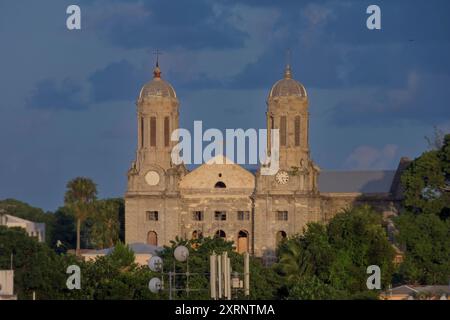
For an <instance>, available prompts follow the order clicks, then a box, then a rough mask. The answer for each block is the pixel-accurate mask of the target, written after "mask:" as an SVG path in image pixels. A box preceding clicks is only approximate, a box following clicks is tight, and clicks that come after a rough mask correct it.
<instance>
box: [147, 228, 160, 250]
mask: <svg viewBox="0 0 450 320" xmlns="http://www.w3.org/2000/svg"><path fill="white" fill-rule="evenodd" d="M147 244H151V245H152V246H157V245H158V234H157V233H156V232H155V231H149V232H148V233H147Z"/></svg>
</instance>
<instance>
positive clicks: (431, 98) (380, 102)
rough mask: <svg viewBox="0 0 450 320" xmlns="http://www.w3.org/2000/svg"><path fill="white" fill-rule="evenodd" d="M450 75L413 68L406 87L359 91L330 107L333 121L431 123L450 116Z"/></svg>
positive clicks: (342, 123)
mask: <svg viewBox="0 0 450 320" xmlns="http://www.w3.org/2000/svg"><path fill="white" fill-rule="evenodd" d="M449 83H450V76H430V75H420V74H417V73H415V72H411V73H410V74H409V76H408V79H407V81H406V85H405V87H404V88H403V89H390V90H375V91H374V92H372V93H371V94H366V95H365V94H355V95H353V96H351V97H350V98H348V99H345V100H342V101H340V102H338V103H337V105H336V106H335V107H334V108H332V109H331V110H330V113H331V117H330V120H331V122H332V123H333V124H335V125H338V126H345V127H358V126H367V125H369V126H381V127H391V126H393V125H399V124H402V123H411V122H415V123H422V124H423V123H424V124H427V125H429V126H430V127H431V126H433V125H437V124H439V123H441V122H442V121H446V120H448V119H450V108H449V107H448V101H450V92H449V91H448V84H449Z"/></svg>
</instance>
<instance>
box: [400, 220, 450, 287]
mask: <svg viewBox="0 0 450 320" xmlns="http://www.w3.org/2000/svg"><path fill="white" fill-rule="evenodd" d="M396 225H397V227H398V229H399V234H398V238H397V240H398V241H399V242H400V243H401V244H402V245H403V246H404V247H405V249H406V257H405V260H404V262H403V263H402V265H401V267H400V270H399V274H400V277H401V279H400V281H402V282H406V283H417V284H429V285H431V284H446V283H447V282H448V280H449V276H450V219H446V220H442V219H440V218H439V217H437V216H436V215H426V214H420V215H415V214H412V213H404V214H402V215H400V216H399V217H398V218H397V220H396Z"/></svg>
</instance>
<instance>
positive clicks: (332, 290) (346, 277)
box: [275, 206, 394, 299]
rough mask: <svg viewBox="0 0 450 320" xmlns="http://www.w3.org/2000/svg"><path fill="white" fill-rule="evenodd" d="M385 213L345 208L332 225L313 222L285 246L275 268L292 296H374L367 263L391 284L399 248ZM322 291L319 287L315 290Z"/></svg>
mask: <svg viewBox="0 0 450 320" xmlns="http://www.w3.org/2000/svg"><path fill="white" fill-rule="evenodd" d="M381 222H382V221H381V216H380V214H378V213H377V212H375V211H373V210H372V209H371V208H369V207H367V206H362V207H356V208H352V209H350V210H345V211H343V212H341V213H339V214H337V215H336V216H335V217H334V218H332V219H331V221H330V222H329V224H328V225H321V224H318V223H310V224H308V227H307V229H306V230H305V232H304V234H303V235H299V236H296V237H293V238H291V239H289V240H288V241H286V242H285V243H283V244H281V245H280V247H279V250H278V255H279V262H278V263H277V264H276V266H275V269H276V270H277V272H278V273H279V274H280V275H281V276H282V277H283V279H284V281H285V283H286V287H287V288H288V292H289V293H288V296H289V297H290V298H295V297H297V298H301V299H305V298H315V299H316V298H317V299H319V298H320V299H322V298H325V299H333V298H351V297H354V296H359V295H361V294H362V295H364V296H366V297H367V294H368V296H372V297H373V296H374V294H372V293H370V292H369V291H368V289H367V286H366V281H367V277H368V274H367V273H366V270H367V267H368V266H370V265H378V266H379V267H380V269H381V280H382V285H383V286H384V287H386V286H387V285H388V284H389V283H390V281H391V278H392V274H393V271H394V267H393V257H394V250H393V248H392V246H391V244H390V243H389V242H388V239H387V235H386V232H385V230H384V229H383V227H382V223H381ZM316 290H317V291H316Z"/></svg>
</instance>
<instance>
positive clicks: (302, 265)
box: [276, 240, 311, 282]
mask: <svg viewBox="0 0 450 320" xmlns="http://www.w3.org/2000/svg"><path fill="white" fill-rule="evenodd" d="M279 254H280V260H279V261H278V263H277V266H276V267H277V269H278V270H279V271H280V273H281V274H283V275H284V276H285V277H286V280H287V281H288V282H297V281H298V280H300V279H301V278H302V277H304V276H305V275H307V274H308V273H309V272H310V267H311V259H310V254H309V252H308V251H305V250H304V249H302V247H301V245H300V243H298V242H296V241H294V240H290V241H286V242H285V243H284V244H283V245H282V246H280V253H279Z"/></svg>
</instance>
